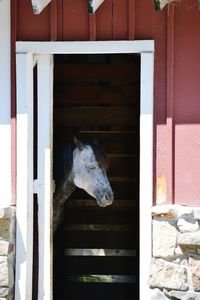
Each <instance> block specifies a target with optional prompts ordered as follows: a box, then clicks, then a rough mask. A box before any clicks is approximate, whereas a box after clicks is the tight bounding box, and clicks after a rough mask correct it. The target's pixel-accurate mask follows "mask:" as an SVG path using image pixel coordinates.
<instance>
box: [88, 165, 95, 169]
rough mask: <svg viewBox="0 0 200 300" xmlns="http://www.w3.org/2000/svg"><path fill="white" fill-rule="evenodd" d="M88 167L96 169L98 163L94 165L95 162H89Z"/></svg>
mask: <svg viewBox="0 0 200 300" xmlns="http://www.w3.org/2000/svg"><path fill="white" fill-rule="evenodd" d="M87 167H88V169H90V170H94V169H96V165H94V164H88V165H87Z"/></svg>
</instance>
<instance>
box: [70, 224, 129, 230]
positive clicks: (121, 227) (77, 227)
mask: <svg viewBox="0 0 200 300" xmlns="http://www.w3.org/2000/svg"><path fill="white" fill-rule="evenodd" d="M134 229H135V228H134V226H133V225H124V224H123V225H119V224H67V225H65V230H66V231H67V230H68V231H117V232H119V231H134Z"/></svg>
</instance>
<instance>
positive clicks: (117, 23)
mask: <svg viewBox="0 0 200 300" xmlns="http://www.w3.org/2000/svg"><path fill="white" fill-rule="evenodd" d="M112 19H113V39H114V40H125V39H128V0H123V1H121V0H115V1H113V17H112Z"/></svg>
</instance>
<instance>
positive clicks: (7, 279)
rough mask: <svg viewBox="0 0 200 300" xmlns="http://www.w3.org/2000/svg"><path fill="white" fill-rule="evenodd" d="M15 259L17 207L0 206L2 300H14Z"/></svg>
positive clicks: (0, 298) (0, 293) (0, 294)
mask: <svg viewBox="0 0 200 300" xmlns="http://www.w3.org/2000/svg"><path fill="white" fill-rule="evenodd" d="M14 259H15V208H14V207H8V208H0V300H12V299H13V289H14Z"/></svg>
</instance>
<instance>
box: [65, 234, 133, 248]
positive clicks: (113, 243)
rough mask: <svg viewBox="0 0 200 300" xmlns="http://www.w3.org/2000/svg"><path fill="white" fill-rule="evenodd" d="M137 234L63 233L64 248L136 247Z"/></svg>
mask: <svg viewBox="0 0 200 300" xmlns="http://www.w3.org/2000/svg"><path fill="white" fill-rule="evenodd" d="M136 235H137V232H131V233H127V232H107V231H106V232H103V231H97V232H89V231H83V232H76V233H75V232H74V231H71V232H70V231H65V234H64V240H65V247H69V248H72V247H75V248H80V247H84V248H114V249H116V248H126V249H135V248H136V247H137V238H136Z"/></svg>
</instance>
